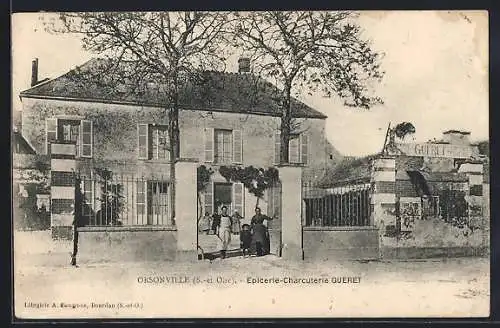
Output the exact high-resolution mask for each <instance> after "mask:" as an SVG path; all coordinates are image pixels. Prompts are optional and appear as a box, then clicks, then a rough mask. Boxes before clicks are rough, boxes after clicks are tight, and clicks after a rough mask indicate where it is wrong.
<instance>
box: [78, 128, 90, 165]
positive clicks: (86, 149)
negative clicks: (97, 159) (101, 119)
mask: <svg viewBox="0 0 500 328" xmlns="http://www.w3.org/2000/svg"><path fill="white" fill-rule="evenodd" d="M80 126H81V130H82V132H81V143H80V146H81V152H80V154H81V156H82V157H92V121H87V120H82V121H81V125H80ZM77 148H78V147H77Z"/></svg>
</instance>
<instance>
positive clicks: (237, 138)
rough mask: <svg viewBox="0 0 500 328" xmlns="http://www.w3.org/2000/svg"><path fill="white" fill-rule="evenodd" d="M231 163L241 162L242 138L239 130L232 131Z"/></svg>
mask: <svg viewBox="0 0 500 328" xmlns="http://www.w3.org/2000/svg"><path fill="white" fill-rule="evenodd" d="M233 162H234V163H237V164H241V163H242V162H243V136H242V133H241V130H233Z"/></svg>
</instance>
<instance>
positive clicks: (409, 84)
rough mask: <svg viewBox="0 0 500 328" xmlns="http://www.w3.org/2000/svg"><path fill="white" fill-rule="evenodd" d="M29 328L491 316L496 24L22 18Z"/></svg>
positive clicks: (125, 15)
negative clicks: (491, 50) (94, 322)
mask: <svg viewBox="0 0 500 328" xmlns="http://www.w3.org/2000/svg"><path fill="white" fill-rule="evenodd" d="M12 59H13V69H12V72H13V76H12V79H13V80H12V81H13V103H12V113H13V122H12V130H13V132H12V156H13V180H12V188H13V200H12V206H13V218H12V220H13V231H12V233H13V238H14V248H13V255H14V256H13V260H14V263H13V265H14V276H13V280H14V300H13V303H14V315H15V318H16V319H18V320H22V319H61V318H64V319H81V318H86V319H87V318H116V319H120V318H270V317H276V318H297V317H302V318H307V317H316V318H317V317H323V318H335V317H342V318H377V317H392V318H402V317H427V318H436V317H441V318H442V317H444V318H452V317H488V316H489V313H490V305H489V304H490V277H489V272H490V260H489V254H490V251H489V249H490V237H489V236H490V228H489V227H490V211H489V208H490V205H489V204H490V200H489V162H490V160H489V158H490V156H489V135H488V130H489V118H488V116H489V108H488V13H487V12H486V11H359V12H352V11H311V12H307V11H287V12H276V11H274V12H273V11H271V12H265V11H259V12H233V11H227V12H205V11H203V12H75V13H62V14H61V13H55V12H54V13H50V12H44V13H15V14H13V15H12Z"/></svg>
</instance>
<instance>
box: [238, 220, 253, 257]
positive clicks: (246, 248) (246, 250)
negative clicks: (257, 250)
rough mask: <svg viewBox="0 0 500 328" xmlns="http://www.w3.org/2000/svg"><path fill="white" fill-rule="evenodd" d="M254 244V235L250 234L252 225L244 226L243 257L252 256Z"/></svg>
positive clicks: (241, 234)
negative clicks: (251, 247) (251, 246)
mask: <svg viewBox="0 0 500 328" xmlns="http://www.w3.org/2000/svg"><path fill="white" fill-rule="evenodd" d="M251 243H252V233H251V232H250V225H248V224H243V225H242V226H241V231H240V248H241V252H242V253H243V257H245V256H247V255H250V245H251Z"/></svg>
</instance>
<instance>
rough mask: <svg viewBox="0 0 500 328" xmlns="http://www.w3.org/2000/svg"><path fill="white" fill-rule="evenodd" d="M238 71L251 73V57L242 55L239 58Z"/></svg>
mask: <svg viewBox="0 0 500 328" xmlns="http://www.w3.org/2000/svg"><path fill="white" fill-rule="evenodd" d="M238 72H239V73H250V58H248V57H241V58H240V59H238Z"/></svg>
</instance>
